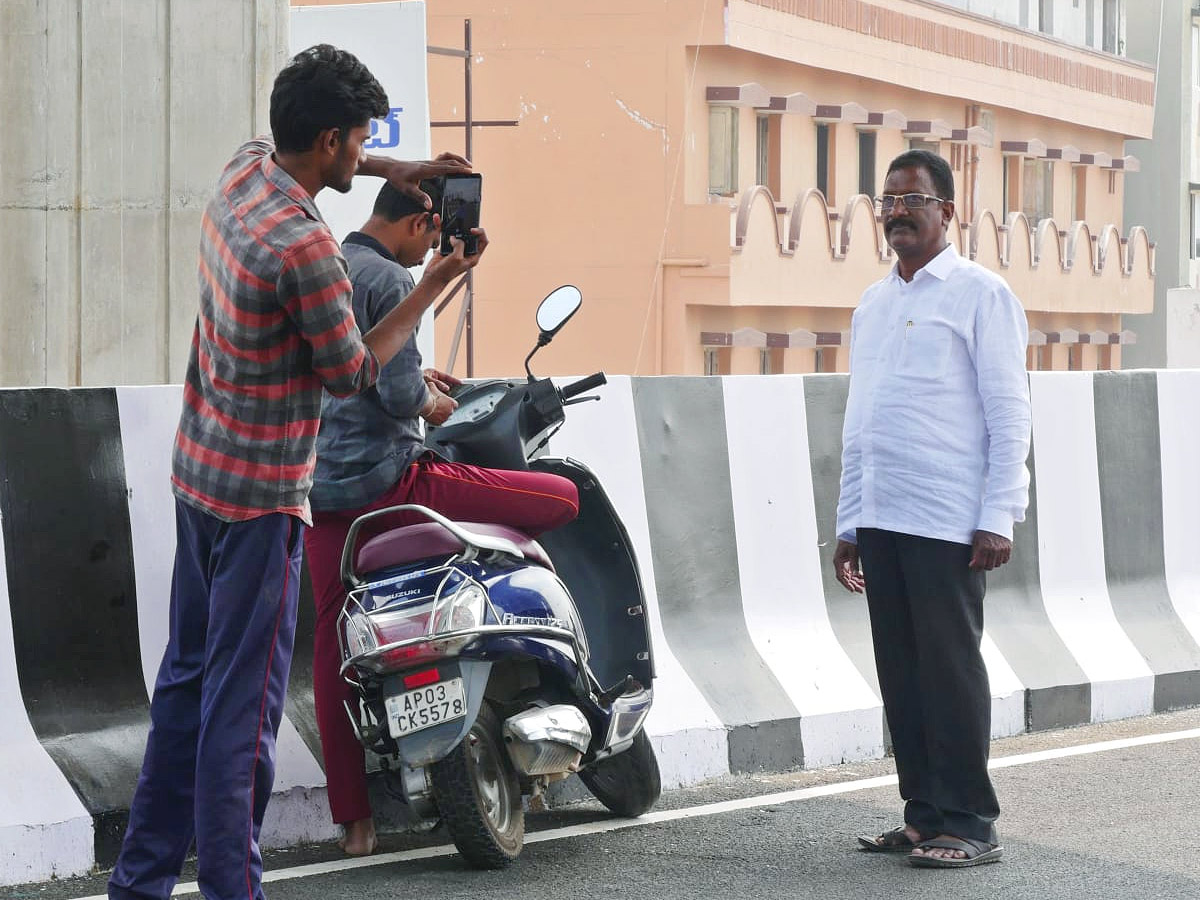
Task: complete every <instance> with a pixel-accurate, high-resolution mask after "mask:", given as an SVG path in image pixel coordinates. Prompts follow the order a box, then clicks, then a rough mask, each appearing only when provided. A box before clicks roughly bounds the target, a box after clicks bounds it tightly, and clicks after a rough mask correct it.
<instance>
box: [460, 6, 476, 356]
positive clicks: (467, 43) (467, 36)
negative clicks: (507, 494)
mask: <svg viewBox="0 0 1200 900" xmlns="http://www.w3.org/2000/svg"><path fill="white" fill-rule="evenodd" d="M463 49H464V50H466V51H467V55H466V56H465V57H464V66H465V67H466V78H465V81H466V94H467V96H466V115H465V116H464V117H463V119H464V122H465V124H466V126H467V140H466V144H465V150H466V156H467V159H471V158H472V156H471V154H472V150H473V147H472V142H471V133H472V131H473V130H474V123H473V122H472V120H471V20H470V19H465V20H464V21H463ZM463 302H464V303H465V304H466V306H467V377H468V378H474V377H475V277H474V270H471V269H468V270H467V294H466V296H465V297H464V298H463Z"/></svg>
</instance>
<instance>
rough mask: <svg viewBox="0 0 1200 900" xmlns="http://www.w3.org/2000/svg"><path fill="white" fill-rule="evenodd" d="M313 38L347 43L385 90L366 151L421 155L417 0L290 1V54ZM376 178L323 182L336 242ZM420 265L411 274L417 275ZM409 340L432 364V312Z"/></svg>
mask: <svg viewBox="0 0 1200 900" xmlns="http://www.w3.org/2000/svg"><path fill="white" fill-rule="evenodd" d="M313 44H333V45H334V46H335V47H338V48H340V49H343V50H349V51H350V52H351V53H353V54H354V55H355V56H357V57H358V58H359V59H360V60H362V62H363V63H364V64H365V65H366V67H367V68H368V69H370V70H371V74H372V75H374V76H375V77H376V78H377V79H379V83H380V84H382V85H383V89H384V90H385V91H387V95H388V106H389V107H390V108H391V109H390V112H389V113H388V116H387V118H385V119H377V120H375V121H373V122H372V123H371V139H370V140H369V141H368V142H367V143H366V145H365V146H366V150H367V152H368V153H371V154H372V155H376V156H394V157H396V158H397V159H429V157H430V155H431V153H430V143H431V142H430V136H429V82H428V76H427V73H426V66H425V44H426V37H425V3H424V2H423V0H403V2H395V3H348V4H341V5H335V6H293V7H292V15H291V40H290V41H289V46H290V48H291V52H292V53H293V54H296V53H299V52H300V51H301V50H304V49H305V48H307V47H311V46H312V45H313ZM382 184H383V182H382V181H380V180H379V179H378V178H355V179H354V187H353V189H352V190H351V191H350V193H348V194H339V193H338V192H337V191H334V190H333V189H332V188H326V189H325V190H323V191H321V193H320V194H319V195H318V196H317V206H318V208H320V210H321V215H323V216H324V217H325V221H326V222H327V223H328V224H329V228H330V230H331V231H332V232H333V236H334V237H335V238H337V239H338V240H339V241H340V240H342V239H343V238H345V237H346V235H347V234H349V233H350V232H351V231H354V230H356V229H358V228H360V227H361V226H362V224H363V223H364V222H366V221H367V218H368V217H369V216H370V215H371V207H372V206H374V204H375V196H376V194H378V193H379V188H380V186H382ZM420 277H421V273H420V270H418V269H414V270H413V278H415V279H418V280H419V279H420ZM417 344H418V347H419V349H420V351H421V356H422V357H423V358H424V361H425V362H424V365H426V366H432V365H433V364H434V361H433V359H434V357H433V312H432V311H430V312H428V313H426V315H425V318H424V319H423V321H422V323H421V330H420V333H419V335H418V338H417Z"/></svg>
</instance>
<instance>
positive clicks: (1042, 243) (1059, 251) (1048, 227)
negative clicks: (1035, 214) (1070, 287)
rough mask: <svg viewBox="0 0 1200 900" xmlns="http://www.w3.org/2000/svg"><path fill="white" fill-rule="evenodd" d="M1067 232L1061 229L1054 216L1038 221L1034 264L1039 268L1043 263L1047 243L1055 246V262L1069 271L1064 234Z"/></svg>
mask: <svg viewBox="0 0 1200 900" xmlns="http://www.w3.org/2000/svg"><path fill="white" fill-rule="evenodd" d="M1064 234H1066V232H1064V231H1061V230H1060V229H1059V227H1058V223H1057V222H1055V221H1054V219H1053V218H1045V219H1042V220H1041V221H1040V222H1038V223H1037V228H1036V229H1035V231H1034V236H1033V266H1034V268H1035V269H1036V268H1038V267H1040V266H1041V264H1042V260H1043V258H1045V256H1046V245H1047V244H1050V246H1051V247H1052V248H1053V254H1054V262H1055V263H1057V264H1058V268H1059V269H1060V270H1061V271H1064V272H1066V271H1069V269H1068V267H1067V265H1066V253H1065V251H1064V249H1063V237H1062V236H1063V235H1064Z"/></svg>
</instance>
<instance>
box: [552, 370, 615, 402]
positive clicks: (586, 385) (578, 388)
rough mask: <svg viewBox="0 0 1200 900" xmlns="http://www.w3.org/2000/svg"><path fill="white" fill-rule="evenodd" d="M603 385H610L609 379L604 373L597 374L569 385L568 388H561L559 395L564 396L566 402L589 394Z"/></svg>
mask: <svg viewBox="0 0 1200 900" xmlns="http://www.w3.org/2000/svg"><path fill="white" fill-rule="evenodd" d="M602 384H608V378H606V377H605V375H604V373H603V372H597V373H596V374H595V375H589V376H588V377H587V378H581V379H579V381H576V382H575V383H574V384H568V385H567V386H566V387H563V388H561V389H560V390H559V394H561V395H562V398H563V399H564V400H570V399H571V398H572V397H576V396H578V395H579V394H584V393H587V392H588V391H590V390H592V389H593V388H598V387H600V385H602Z"/></svg>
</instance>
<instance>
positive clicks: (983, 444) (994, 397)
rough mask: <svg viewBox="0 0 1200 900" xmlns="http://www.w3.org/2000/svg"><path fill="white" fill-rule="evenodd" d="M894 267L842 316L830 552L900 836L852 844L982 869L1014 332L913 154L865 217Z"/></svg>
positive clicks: (1015, 406) (1018, 319)
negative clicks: (845, 362)
mask: <svg viewBox="0 0 1200 900" xmlns="http://www.w3.org/2000/svg"><path fill="white" fill-rule="evenodd" d="M878 202H879V207H880V211H881V213H882V216H883V227H884V234H885V236H886V238H887V242H888V245H889V246H890V247H891V248H892V250H893V251H895V254H896V267H895V268H894V269H893V270H892V272H891V273H890V274H889V275H888V276H887V277H886V278H884V279H882V280H881V281H879V282H876V283H875V284H873V285H871V287H869V288H868V289H867V290H866V292H865V293H864V294H863V297H862V301H861V302H860V303H859V306H858V308H857V309H856V310H855V312H854V318H853V322H852V325H851V339H850V394H849V398H848V400H847V404H846V420H845V426H844V431H843V437H842V443H843V446H842V481H841V494H840V497H839V500H838V515H837V534H838V543H837V549H836V550H835V551H834V557H833V563H834V568H835V570H836V572H837V578H838V581H840V582H841V583H842V585H843V586H844V587H846V588H847V589H848V590H851V591H856V592H861V591H863V590H864V589H865V590H866V593H867V606H868V609H869V611H870V616H871V633H872V637H873V641H874V646H875V664H876V669H877V671H878V675H879V688H880V693H881V694H882V695H883V705H884V710H885V712H886V714H887V720H888V728H889V730H890V732H891V735H892V745H893V748H894V750H895V756H896V770H897V772H898V774H899V777H900V796H901V797H902V798H903V799H904V800H905V808H904V825H903V826H901V827H898V828H895V829H893V830H891V831H888V832H885V833H883V834H881V835H878V836H875V837H862V838H859V842H860V843H861V844H862V846H863V847H864V848H865V849H867V850H872V851H886V852H906V853H908V854H909V856H908V859H909V861H910V862H911V863H912V864H913V865H916V866H923V867H937V868H951V867H953V868H957V867H963V866H973V865H979V864H980V863H985V862H993V861H995V860H996V859H999V858H1000V855H1001V853H1003V848H1002V847H1001V846H1000V843H999V838H998V836H997V834H996V828H995V824H994V823H995V821H996V818H997V817H998V816H999V813H1000V806H999V804H998V802H997V800H996V794H995V791H994V790H993V789H992V784H991V780H990V778H989V777H988V772H987V761H988V749H989V740H990V736H991V691H990V690H989V687H988V677H987V669H986V668H985V666H984V662H983V657H982V654H981V653H980V647H979V645H980V640H981V638H982V635H983V595H984V573H985V572H986V571H988V570H990V569H994V568H996V567H997V566H1001V565H1004V563H1006V562H1008V559H1009V555H1010V554H1011V552H1012V529H1013V523H1014V522H1019V521H1022V520H1023V519H1024V518H1025V507H1026V506H1027V505H1028V501H1029V473H1028V470H1027V469H1026V466H1025V460H1026V457H1027V456H1028V453H1029V434H1030V421H1031V416H1030V408H1029V383H1028V378H1027V375H1026V372H1025V349H1026V344H1027V343H1028V326H1027V324H1026V320H1025V312H1024V310H1023V309H1022V308H1021V304H1020V302H1019V301H1018V300H1017V298H1016V297H1015V296H1014V295H1013V293H1012V291H1011V290H1009V288H1008V285H1007V284H1005V282H1004V280H1003V279H1002V278H1000V277H999V276H998V275H996V274H994V273H993V272H990V271H988V270H987V269H985V268H983V267H982V266H980V265H977V264H976V263H974V262H971V261H969V260H966V259H963V258H962V257H960V256H959V255H958V254H957V252H955V249H954V247H953V245H951V244H950V243H949V242H948V241H947V239H946V229H947V227H948V226H949V224H950V222H951V220H952V219H953V216H954V178H953V173H952V172H951V170H950V167H949V165H948V164H947V163H946V161H945V160H944V159H942V158H941V157H940V156H938V155H936V154H934V153H929V152H928V151H923V150H912V151H909V152H907V153H903V154H901V155H900V156H898V157H896V159H894V160H893V161H892V163H891V165H890V166H889V167H888V174H887V179H886V181H885V182H884V193H883V196H882V197H881V198H880V199H879V201H878Z"/></svg>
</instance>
